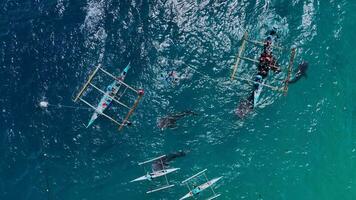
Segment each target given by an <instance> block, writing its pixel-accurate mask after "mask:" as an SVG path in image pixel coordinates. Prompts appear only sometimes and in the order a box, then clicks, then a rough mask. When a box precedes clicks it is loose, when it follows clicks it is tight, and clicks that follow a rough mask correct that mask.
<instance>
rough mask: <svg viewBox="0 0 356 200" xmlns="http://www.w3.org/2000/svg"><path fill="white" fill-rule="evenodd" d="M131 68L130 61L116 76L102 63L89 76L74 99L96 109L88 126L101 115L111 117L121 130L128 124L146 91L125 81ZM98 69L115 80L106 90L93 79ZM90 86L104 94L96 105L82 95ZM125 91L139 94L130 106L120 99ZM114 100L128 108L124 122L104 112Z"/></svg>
mask: <svg viewBox="0 0 356 200" xmlns="http://www.w3.org/2000/svg"><path fill="white" fill-rule="evenodd" d="M129 69H130V63H129V64H128V65H127V66H126V67H125V69H124V70H123V71H122V73H121V74H120V76H118V77H116V76H114V75H112V74H110V73H109V72H107V71H106V70H104V69H103V68H102V67H101V65H98V66H97V67H96V68H95V70H94V72H93V73H92V74H91V75H90V76H89V79H88V81H87V82H86V83H85V84H84V86H83V87H82V89H81V90H80V92H79V93H78V94H77V96H76V97H75V98H74V100H73V101H74V102H77V101H78V100H80V101H81V102H83V103H85V104H86V105H87V106H89V107H90V108H92V109H93V110H94V113H93V114H92V116H91V118H90V120H89V122H88V124H87V126H86V127H87V128H88V127H89V126H91V125H92V124H93V123H94V121H95V120H96V119H97V118H98V117H99V116H104V117H106V118H107V119H109V120H110V121H112V122H114V123H115V124H117V125H118V126H119V130H121V129H122V128H123V127H124V126H125V125H127V124H128V120H129V118H130V116H131V115H132V114H133V112H134V111H135V109H136V108H137V106H138V104H139V102H140V100H141V98H142V96H143V94H144V91H143V90H142V89H139V90H136V89H134V88H133V87H131V86H130V85H128V84H126V83H125V82H123V81H124V79H125V77H126V74H127V72H128V70H129ZM98 71H101V72H103V73H104V74H105V75H107V76H108V77H110V78H112V79H113V82H112V83H111V84H110V85H109V86H107V87H106V90H105V91H104V90H102V89H100V88H99V87H98V86H96V85H94V84H93V83H92V81H93V79H94V77H95V75H96V74H97V73H98ZM89 86H91V87H92V88H94V89H95V90H96V91H98V92H100V93H101V94H103V97H102V98H101V99H100V101H99V103H98V105H97V106H96V107H95V106H93V105H92V104H91V103H89V102H88V101H86V100H85V99H84V98H83V97H82V96H83V94H84V93H85V92H86V91H87V88H88V87H89ZM125 92H133V93H135V94H137V98H136V100H135V101H134V103H133V105H132V106H129V105H127V104H125V103H123V102H121V101H120V99H121V97H122V96H123V95H124V94H125ZM118 94H119V95H118ZM112 102H115V103H117V104H118V105H120V106H122V107H124V108H126V109H127V110H128V113H127V114H126V116H125V117H124V118H123V120H122V122H119V121H118V120H116V119H114V118H113V117H111V116H109V115H107V114H105V113H104V111H105V110H106V109H107V108H108V107H109V105H110V104H111V103H112Z"/></svg>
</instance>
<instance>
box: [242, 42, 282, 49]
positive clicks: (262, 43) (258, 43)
mask: <svg viewBox="0 0 356 200" xmlns="http://www.w3.org/2000/svg"><path fill="white" fill-rule="evenodd" d="M246 41H247V42H250V43H252V44H255V45H259V46H264V45H265V44H266V43H265V42H261V41H257V40H246ZM271 47H272V48H274V49H278V50H280V51H282V50H283V47H279V46H275V45H271Z"/></svg>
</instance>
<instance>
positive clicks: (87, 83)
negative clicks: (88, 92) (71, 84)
mask: <svg viewBox="0 0 356 200" xmlns="http://www.w3.org/2000/svg"><path fill="white" fill-rule="evenodd" d="M100 66H101V65H100V64H99V65H98V67H97V68H96V69H95V70H94V72H93V73H92V74H91V75H90V76H89V79H88V81H87V82H86V83H85V84H84V86H83V88H82V89H81V90H80V92H79V93H78V95H77V96H76V97H75V99H74V102H77V101H78V99H79V98H80V97H81V96H82V94H83V92H84V90H85V89H86V88H87V87H88V85H89V83H90V82H91V80H92V79H93V78H94V76H95V74H96V73H97V72H98V70H99V69H100Z"/></svg>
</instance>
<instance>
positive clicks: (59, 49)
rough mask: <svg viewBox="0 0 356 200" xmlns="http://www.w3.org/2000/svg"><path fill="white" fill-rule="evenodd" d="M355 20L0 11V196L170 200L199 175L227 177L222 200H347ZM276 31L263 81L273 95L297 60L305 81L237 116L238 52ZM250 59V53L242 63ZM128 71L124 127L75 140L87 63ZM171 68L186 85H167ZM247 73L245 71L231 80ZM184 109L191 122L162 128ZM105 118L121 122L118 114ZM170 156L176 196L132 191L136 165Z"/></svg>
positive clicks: (98, 127)
mask: <svg viewBox="0 0 356 200" xmlns="http://www.w3.org/2000/svg"><path fill="white" fill-rule="evenodd" d="M355 10H356V1H355V0H288V1H287V0H235V1H219V0H217V1H212V0H210V1H209V0H205V1H203V0H198V1H181V0H152V1H148V0H142V1H139V0H132V1H127V0H117V1H114V0H77V1H74V0H1V1H0V67H1V71H0V83H1V84H0V92H1V95H0V113H1V114H0V131H1V134H0V199H1V200H112V199H120V200H124V199H125V200H142V199H179V198H180V197H182V196H183V195H184V194H186V193H187V192H188V189H187V188H186V187H185V186H184V185H181V184H180V182H181V181H182V180H184V179H186V178H188V177H189V176H191V175H193V174H195V173H197V172H199V171H200V170H203V169H208V171H207V173H206V174H207V176H208V177H209V178H214V177H218V176H223V178H222V179H221V181H219V182H218V183H217V184H216V185H215V187H214V189H215V191H216V192H217V193H220V194H221V195H222V196H221V197H220V198H219V199H229V200H230V199H231V200H234V199H244V200H245V199H246V200H300V199H303V200H316V199H320V200H341V199H342V200H354V199H356V104H355V102H356V81H355V78H356V70H355V69H356V64H355V59H356V48H355V44H356V36H355V35H356V12H355ZM272 27H276V28H277V30H278V34H279V38H278V41H277V44H278V45H279V46H282V47H285V51H284V52H282V53H281V58H280V60H279V62H280V64H281V66H282V69H283V72H281V73H280V74H273V73H271V74H270V76H269V78H268V80H267V83H268V84H271V85H275V86H282V85H283V80H284V77H285V76H286V66H287V65H288V61H289V55H290V48H292V47H296V48H297V56H296V59H295V63H294V69H293V71H295V70H296V68H297V66H298V64H299V63H301V62H302V61H303V60H305V61H308V62H309V69H308V71H307V77H305V78H304V77H303V78H302V79H301V80H300V81H298V82H297V83H295V84H292V85H290V87H289V91H288V94H287V95H286V96H285V95H283V94H282V93H280V92H274V91H271V90H269V89H267V88H264V90H263V93H262V96H261V102H260V104H259V106H258V108H257V109H255V110H254V111H253V112H252V113H251V114H250V115H248V116H247V117H246V118H245V119H243V120H241V119H238V118H237V117H236V116H235V115H234V110H235V109H236V107H237V106H238V104H239V102H241V101H242V100H244V99H245V98H246V97H247V96H248V95H249V93H250V88H251V85H249V84H248V83H247V82H244V81H238V80H235V81H230V79H229V76H230V74H231V69H232V66H233V65H234V63H235V61H236V55H237V52H238V50H239V47H240V45H241V39H242V37H243V34H244V32H245V31H247V32H248V33H249V38H250V39H256V40H263V39H264V38H265V36H266V35H265V34H266V32H267V31H268V30H270V29H271V28H272ZM260 53H261V49H260V48H256V47H253V46H252V45H251V44H248V46H247V48H246V56H249V57H252V58H257V57H258V55H259V54H260ZM276 55H277V52H276ZM129 62H130V63H131V69H130V71H129V73H128V75H127V77H126V80H125V81H126V82H127V83H128V84H130V85H131V86H133V87H134V88H142V89H144V91H145V95H144V97H143V99H142V101H141V102H140V105H139V106H138V109H137V110H136V112H135V113H134V115H133V116H132V118H131V121H132V122H133V125H132V126H131V127H125V128H124V130H123V131H121V132H118V128H117V126H116V125H115V124H113V123H111V122H110V121H108V120H106V119H104V118H99V119H98V120H97V121H96V122H95V124H94V125H93V126H92V127H90V128H85V124H87V122H88V120H89V118H90V116H91V114H92V111H91V110H89V109H88V107H86V106H85V105H84V104H83V103H74V102H73V101H72V99H73V97H74V96H75V95H76V93H77V92H78V91H79V90H80V88H81V87H82V85H83V84H84V83H85V81H86V80H87V78H88V76H89V75H90V73H91V72H92V71H93V70H94V69H95V67H96V66H97V65H99V64H101V65H102V67H103V68H104V69H105V70H107V71H109V72H111V73H113V74H115V75H118V74H119V73H120V72H121V71H122V69H123V68H124V67H125V66H126V65H127V64H128V63H129ZM192 68H194V69H195V70H193V69H192ZM171 70H176V71H177V72H179V73H186V74H188V75H189V79H186V80H182V81H181V82H180V83H179V84H177V85H167V84H164V83H163V82H162V79H161V74H162V73H163V74H164V73H166V72H167V71H171ZM255 72H256V66H254V65H253V64H251V63H248V62H242V63H241V65H240V66H239V68H238V72H237V76H238V77H242V78H246V79H251V78H252V77H253V75H254V74H255ZM109 83H110V79H108V77H106V76H105V75H104V74H100V75H99V76H98V77H97V78H96V79H95V81H94V84H96V85H98V86H99V87H101V88H105V86H106V85H107V84H109ZM134 96H135V95H134V94H128V95H127V96H125V97H126V99H123V101H127V103H128V104H131V103H132V100H133V98H134ZM83 98H85V99H87V100H88V101H90V102H93V104H96V103H97V102H98V100H99V98H100V94H99V93H97V92H95V91H94V90H93V89H90V90H89V91H88V92H86V93H85V95H84V97H83ZM40 101H47V102H48V103H49V106H48V107H47V108H41V107H40V106H39V102H40ZM184 110H193V111H195V112H197V113H198V115H197V116H189V117H186V118H184V119H182V120H180V121H178V124H177V125H178V127H177V128H176V129H167V130H164V131H161V130H160V129H159V128H158V127H157V119H158V118H160V117H163V116H166V115H169V114H170V113H176V112H181V111H184ZM109 113H110V114H112V115H113V116H116V115H117V114H118V115H119V116H121V117H122V116H123V115H125V113H124V112H122V109H120V108H119V106H117V105H112V107H110V108H109ZM178 150H183V151H186V152H187V155H186V156H185V157H182V158H177V159H176V160H174V161H173V162H172V163H170V165H171V166H172V167H179V168H181V169H180V170H179V171H177V172H176V173H172V174H171V175H169V176H168V178H169V181H170V183H172V184H175V185H176V186H175V187H173V188H170V189H167V190H165V191H161V192H157V193H153V194H145V192H146V191H147V190H149V189H153V188H154V187H155V185H154V183H156V184H158V183H159V182H152V183H150V182H142V183H130V180H132V179H134V178H137V177H138V176H141V175H144V174H145V172H144V170H143V168H141V167H139V166H138V165H137V163H138V162H140V161H144V160H147V159H149V158H152V157H156V156H159V155H162V154H168V153H170V152H174V151H178ZM146 168H148V169H149V168H150V166H146ZM210 194H211V193H209V191H207V192H203V193H202V194H201V195H200V196H199V197H198V199H204V198H206V197H208V196H209V195H210Z"/></svg>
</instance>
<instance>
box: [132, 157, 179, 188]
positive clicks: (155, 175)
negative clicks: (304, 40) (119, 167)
mask: <svg viewBox="0 0 356 200" xmlns="http://www.w3.org/2000/svg"><path fill="white" fill-rule="evenodd" d="M164 157H166V156H165V155H162V156H159V157H157V158H153V159H150V160H147V161H144V162H140V163H138V165H139V166H143V165H145V164H148V163H154V162H159V164H160V166H162V168H163V169H162V170H154V168H152V172H148V171H146V168H144V170H145V171H146V175H143V176H141V177H138V178H136V179H134V180H132V181H130V182H131V183H132V182H137V181H153V180H154V179H157V178H159V177H162V176H164V177H165V180H166V184H165V185H162V186H159V187H158V188H156V189H153V190H149V191H147V192H146V193H147V194H149V193H153V192H157V191H160V190H164V189H167V188H171V187H173V186H174V185H173V184H170V183H169V181H168V178H167V175H168V174H170V173H172V172H175V171H177V170H179V169H180V168H168V169H165V168H164V166H165V165H164V162H163V158H164Z"/></svg>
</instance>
